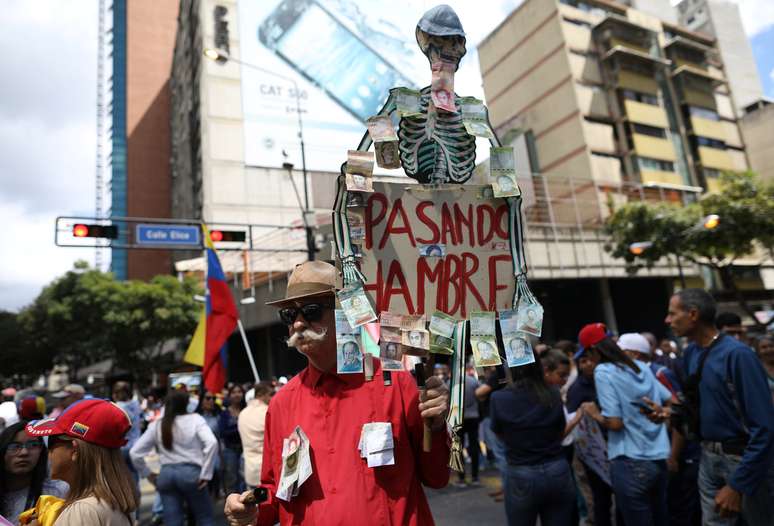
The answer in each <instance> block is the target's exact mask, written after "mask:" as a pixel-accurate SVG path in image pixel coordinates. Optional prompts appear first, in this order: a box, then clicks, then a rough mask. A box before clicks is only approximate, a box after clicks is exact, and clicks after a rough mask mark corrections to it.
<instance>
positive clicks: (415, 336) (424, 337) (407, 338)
mask: <svg viewBox="0 0 774 526" xmlns="http://www.w3.org/2000/svg"><path fill="white" fill-rule="evenodd" d="M400 343H401V344H402V345H404V346H406V347H411V348H413V349H424V350H426V351H427V350H429V349H430V333H428V332H427V331H426V330H424V329H411V330H408V331H401V340H400ZM404 352H406V353H407V354H411V350H410V349H404Z"/></svg>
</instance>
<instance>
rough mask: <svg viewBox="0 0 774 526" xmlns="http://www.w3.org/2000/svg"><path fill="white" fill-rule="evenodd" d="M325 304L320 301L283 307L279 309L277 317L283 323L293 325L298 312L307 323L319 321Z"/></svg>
mask: <svg viewBox="0 0 774 526" xmlns="http://www.w3.org/2000/svg"><path fill="white" fill-rule="evenodd" d="M326 307H327V305H324V304H322V303H307V304H306V305H303V306H301V307H285V308H284V309H280V310H279V317H280V320H282V323H284V324H285V325H293V324H294V323H295V322H296V318H298V313H299V312H300V313H301V316H303V317H304V319H305V320H306V321H308V322H309V323H313V322H316V321H320V319H322V315H323V312H325V309H326Z"/></svg>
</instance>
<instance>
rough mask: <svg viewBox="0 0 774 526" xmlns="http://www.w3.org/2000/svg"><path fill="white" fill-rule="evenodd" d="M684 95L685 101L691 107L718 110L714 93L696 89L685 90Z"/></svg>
mask: <svg viewBox="0 0 774 526" xmlns="http://www.w3.org/2000/svg"><path fill="white" fill-rule="evenodd" d="M682 95H683V100H684V101H685V102H687V103H688V104H690V105H691V106H699V107H700V108H708V109H711V110H714V109H716V108H717V105H716V103H715V97H714V96H713V94H712V93H707V92H704V91H699V90H694V89H684V90H683V94H682Z"/></svg>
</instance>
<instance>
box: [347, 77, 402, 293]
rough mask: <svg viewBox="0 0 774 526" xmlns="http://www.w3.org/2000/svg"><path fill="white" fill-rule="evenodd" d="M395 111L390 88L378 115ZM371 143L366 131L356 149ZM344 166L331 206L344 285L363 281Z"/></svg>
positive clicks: (364, 147)
mask: <svg viewBox="0 0 774 526" xmlns="http://www.w3.org/2000/svg"><path fill="white" fill-rule="evenodd" d="M394 112H395V100H394V95H393V92H392V90H390V96H389V97H388V98H387V102H385V103H384V106H382V109H381V110H379V113H378V115H390V117H392V114H393V113H394ZM371 144H373V140H372V139H371V135H370V134H369V133H368V131H366V132H365V133H364V134H363V138H362V139H361V140H360V144H359V145H358V147H357V150H358V151H362V152H365V151H368V149H369V148H371ZM346 166H347V163H346V162H344V163H342V165H341V175H340V176H339V177H338V179H337V181H336V201H335V203H334V207H333V227H334V238H335V240H336V251H337V252H338V255H339V259H340V260H341V270H342V273H343V275H344V287H348V286H350V285H353V284H356V283H364V282H365V277H364V276H363V274H362V273H361V272H360V270H359V269H358V268H357V263H356V261H355V253H354V250H353V249H352V241H351V238H350V233H349V220H348V219H347V195H348V192H347V185H346V175H345V174H346Z"/></svg>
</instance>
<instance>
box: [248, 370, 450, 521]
mask: <svg viewBox="0 0 774 526" xmlns="http://www.w3.org/2000/svg"><path fill="white" fill-rule="evenodd" d="M374 373H375V374H374V379H373V380H372V381H370V382H366V381H365V377H364V375H363V374H341V375H337V374H328V373H321V372H320V371H319V370H317V369H316V368H315V367H313V366H312V365H309V366H307V368H306V369H304V370H303V371H302V372H301V373H300V374H299V375H297V376H296V377H295V378H293V379H292V380H291V381H290V382H288V384H287V385H285V386H284V387H283V388H282V389H280V391H279V392H278V393H277V394H276V395H275V396H274V398H272V400H271V404H269V411H268V413H267V414H266V432H265V439H264V440H265V441H264V449H263V468H262V471H261V484H262V485H263V486H265V487H266V488H268V489H269V500H268V501H266V502H265V503H263V504H261V505H260V508H259V509H260V511H259V515H258V521H257V524H258V525H259V526H260V525H266V526H269V525H272V524H275V523H276V522H277V521H278V520H279V522H280V524H282V525H289V524H311V525H316V526H329V525H346V526H350V525H352V524H368V526H382V525H384V526H389V525H404V524H405V525H422V526H426V525H432V524H434V522H433V516H432V514H431V513H430V507H429V506H428V504H427V498H426V497H425V493H424V491H423V490H422V484H425V485H426V486H429V487H431V488H442V487H444V486H446V484H447V483H448V482H449V468H448V461H449V441H448V437H447V433H446V431H445V430H441V431H438V432H436V433H433V446H432V451H431V452H429V453H423V452H422V435H423V423H422V419H421V417H420V416H419V407H418V404H419V391H418V389H417V386H416V383H415V381H414V378H413V377H412V376H411V374H409V373H407V372H404V371H401V372H396V371H393V372H392V385H390V386H385V385H384V381H383V380H382V374H381V365H380V364H379V360H377V359H374ZM369 422H391V423H392V433H393V438H394V444H395V448H394V452H395V465H392V466H380V467H376V468H369V467H368V466H367V465H366V460H365V459H364V458H361V457H360V452H359V451H358V449H357V446H358V442H359V441H360V430H361V429H362V427H363V425H364V424H367V423H369ZM297 425H299V426H301V429H303V431H304V433H306V436H307V437H308V438H309V443H310V449H311V460H312V470H313V473H312V475H311V476H310V477H309V478H308V479H307V480H306V482H304V484H303V485H302V486H301V487H300V488H299V493H298V495H297V496H296V497H293V498H292V499H291V501H290V502H285V501H283V500H280V499H277V498H276V497H275V495H274V494H275V491H276V487H277V483H278V482H279V477H280V473H281V472H282V440H283V439H284V438H287V437H288V436H289V435H290V433H292V432H293V430H294V429H295V427H296V426H297Z"/></svg>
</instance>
